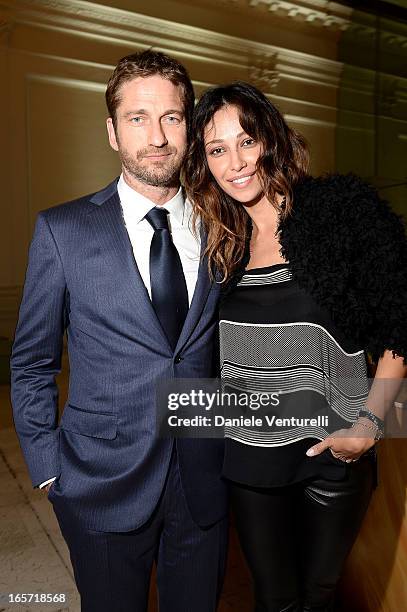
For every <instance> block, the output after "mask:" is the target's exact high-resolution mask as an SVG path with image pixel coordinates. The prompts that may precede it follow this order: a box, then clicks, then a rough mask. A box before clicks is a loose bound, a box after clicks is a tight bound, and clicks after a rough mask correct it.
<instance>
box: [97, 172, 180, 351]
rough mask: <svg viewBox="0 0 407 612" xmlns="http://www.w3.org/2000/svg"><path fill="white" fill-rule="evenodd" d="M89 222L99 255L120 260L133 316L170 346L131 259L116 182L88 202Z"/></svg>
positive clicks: (130, 247)
mask: <svg viewBox="0 0 407 612" xmlns="http://www.w3.org/2000/svg"><path fill="white" fill-rule="evenodd" d="M91 202H92V204H93V206H92V207H91V208H90V211H89V215H90V221H91V223H92V225H93V231H94V234H95V236H96V239H97V240H98V241H99V242H100V244H101V246H102V253H109V252H112V250H113V252H114V255H115V256H116V257H117V258H118V260H119V264H120V266H119V269H120V274H121V275H122V277H123V280H124V282H125V283H126V287H127V291H128V293H129V296H130V298H131V301H132V302H133V303H134V315H135V316H137V318H139V319H140V320H142V321H143V322H144V323H145V325H143V327H145V328H146V330H152V331H153V332H154V333H152V334H151V336H154V337H157V338H159V342H160V344H161V345H162V342H165V343H166V344H167V345H168V347H169V346H170V345H169V343H168V340H167V337H166V336H165V334H164V331H163V329H162V327H161V325H160V322H159V320H158V318H157V315H156V314H155V311H154V308H153V305H152V303H151V300H150V296H149V294H148V291H147V289H146V286H145V285H144V282H143V279H142V278H141V275H140V272H139V269H138V267H137V264H136V261H135V259H134V254H133V249H132V246H131V242H130V238H129V235H128V233H127V229H126V226H125V224H124V219H123V214H122V208H121V205H120V199H119V195H118V192H117V181H114V183H112V184H111V185H109V186H108V187H107V188H106V189H104V190H103V191H101V192H98V193H97V194H95V196H93V198H92V199H91Z"/></svg>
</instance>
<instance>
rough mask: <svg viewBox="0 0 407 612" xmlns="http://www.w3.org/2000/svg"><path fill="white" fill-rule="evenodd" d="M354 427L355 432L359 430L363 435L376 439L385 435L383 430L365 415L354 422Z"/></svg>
mask: <svg viewBox="0 0 407 612" xmlns="http://www.w3.org/2000/svg"><path fill="white" fill-rule="evenodd" d="M352 429H353V431H354V432H355V431H356V432H358V433H359V434H360V436H361V437H366V438H373V439H374V440H376V441H377V440H380V439H381V438H382V437H383V432H382V430H381V429H380V428H379V427H378V426H377V425H376V424H375V423H373V422H372V421H371V420H370V419H368V418H366V417H364V416H359V417H358V419H357V421H355V423H353V425H352Z"/></svg>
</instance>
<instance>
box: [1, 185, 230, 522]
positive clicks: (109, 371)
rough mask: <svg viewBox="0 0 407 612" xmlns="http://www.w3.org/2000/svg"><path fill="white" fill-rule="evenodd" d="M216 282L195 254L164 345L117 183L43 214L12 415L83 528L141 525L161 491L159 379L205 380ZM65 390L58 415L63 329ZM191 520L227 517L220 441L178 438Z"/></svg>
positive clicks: (21, 326)
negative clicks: (184, 307)
mask: <svg viewBox="0 0 407 612" xmlns="http://www.w3.org/2000/svg"><path fill="white" fill-rule="evenodd" d="M218 294H219V288H218V287H217V286H216V284H215V283H211V282H210V279H209V277H208V273H207V265H206V262H205V260H202V261H201V264H200V268H199V272H198V280H197V284H196V289H195V293H194V296H193V299H192V302H191V307H190V309H189V312H188V315H187V318H186V321H185V324H184V327H183V330H182V332H181V335H180V338H179V341H178V345H177V347H176V349H175V351H172V349H171V347H170V345H169V344H168V341H167V339H166V336H165V335H164V332H163V330H162V328H161V326H160V324H159V321H158V319H157V317H156V315H155V312H154V309H153V307H152V304H151V300H150V298H149V295H148V292H147V289H146V287H145V285H144V284H143V281H142V279H141V276H140V274H139V272H138V269H137V266H136V263H135V260H134V257H133V252H132V247H131V243H130V240H129V237H128V234H127V231H126V228H125V225H124V221H123V218H122V214H121V206H120V201H119V197H118V193H117V181H114V182H113V183H112V184H111V185H109V186H108V187H107V188H106V189H104V190H103V191H100V192H98V193H96V194H93V195H91V196H86V197H83V198H81V199H79V200H75V201H73V202H69V203H67V204H62V205H60V206H56V207H54V208H51V209H48V210H46V211H43V212H41V213H40V214H39V216H38V219H37V223H36V228H35V233H34V237H33V240H32V243H31V247H30V254H29V262H28V268H27V273H26V281H25V287H24V294H23V300H22V304H21V308H20V316H19V321H18V325H17V329H16V335H15V341H14V346H13V352H12V358H11V370H12V402H13V410H14V420H15V425H16V429H17V433H18V435H19V439H20V443H21V447H22V450H23V453H24V456H25V459H26V462H27V465H28V468H29V472H30V475H31V478H32V482H33V485H34V486H36V485H38V484H40V483H41V482H43V481H45V480H47V479H48V478H51V477H52V476H57V477H58V478H57V480H56V481H55V483H54V485H53V487H52V489H51V492H52V493H51V494H52V496H53V498H54V499H55V498H59V499H61V500H62V502H63V504H64V507H65V508H68V509H70V511H71V512H73V513H74V514H75V517H76V519H77V520H80V521H81V522H82V523H83V524H84V525H85V526H86V527H87V528H91V529H96V530H101V531H129V530H132V529H135V528H137V527H139V526H140V525H142V524H143V523H145V521H147V520H148V518H149V517H150V515H151V513H152V512H153V510H154V508H155V506H156V504H157V501H158V500H159V497H160V494H161V492H162V490H163V486H164V482H165V477H166V474H167V470H168V465H169V461H170V457H171V453H172V446H173V443H174V442H173V441H172V440H170V439H160V438H158V437H157V436H156V435H155V393H156V385H157V382H158V381H159V380H161V379H168V378H172V377H177V378H201V377H211V376H212V375H213V373H214V363H213V353H214V334H215V330H216V325H217V317H216V313H217V303H218V297H219V295H218ZM65 330H66V332H67V339H68V352H69V363H70V380H69V396H68V400H67V403H66V405H65V409H64V412H63V415H62V419H61V422H60V424H59V425H58V420H57V387H56V384H55V375H56V374H57V373H58V372H59V371H60V368H61V354H62V347H63V334H64V331H65ZM177 452H178V458H179V463H180V472H181V479H182V483H183V488H184V492H185V496H186V500H187V503H188V506H189V509H190V511H191V514H192V517H193V518H194V520H195V521H196V522H197V523H198V524H199V525H202V526H205V525H209V524H212V523H214V522H216V521H217V520H219V519H220V518H222V517H223V516H224V515H225V514H226V495H225V487H224V484H223V482H222V480H221V478H220V472H221V465H222V459H223V442H222V441H221V440H196V439H195V440H177Z"/></svg>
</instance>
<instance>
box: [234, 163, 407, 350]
mask: <svg viewBox="0 0 407 612" xmlns="http://www.w3.org/2000/svg"><path fill="white" fill-rule="evenodd" d="M279 231H280V234H279V236H280V244H281V253H282V255H283V257H284V258H285V259H286V261H289V262H290V267H291V271H292V274H293V278H294V279H295V280H296V281H297V283H298V284H299V285H300V286H301V287H302V288H303V289H305V290H306V291H308V292H309V293H310V294H311V295H312V296H313V297H314V299H315V300H316V301H317V302H318V303H319V304H320V305H321V306H322V307H325V308H327V309H328V311H329V312H330V313H331V316H332V319H333V321H334V323H335V324H336V325H337V327H338V328H339V329H341V330H342V331H343V332H344V334H346V336H347V337H348V338H350V339H352V340H354V341H355V342H356V343H357V344H358V345H359V346H361V347H363V348H364V349H365V350H366V351H367V352H369V353H370V354H371V355H372V357H373V358H374V359H375V360H377V359H378V358H379V357H380V356H381V355H382V354H383V352H384V351H385V350H386V349H389V350H392V351H394V353H396V354H397V355H400V356H403V357H404V359H405V362H407V242H406V237H405V232H404V226H403V223H402V221H401V218H400V217H399V216H398V215H396V214H395V213H394V212H392V210H391V209H390V206H389V204H388V203H387V202H386V201H384V200H382V199H381V198H380V196H379V195H378V193H377V191H376V190H375V188H374V187H372V186H371V185H369V184H367V183H365V182H364V181H363V180H361V179H360V178H358V177H357V176H355V175H352V174H349V175H340V174H330V175H325V176H323V177H319V178H312V177H308V178H307V179H305V180H304V181H302V182H301V183H300V184H299V185H298V186H297V187H296V188H295V190H294V200H293V209H292V212H291V214H290V215H289V216H287V218H286V219H284V220H283V221H282V222H280V226H279ZM248 260H249V253H248V248H247V249H246V256H245V258H244V261H242V266H241V268H240V270H239V271H238V272H237V273H236V274H235V275H234V276H233V279H232V281H231V283H232V285H235V284H236V282H238V280H239V279H240V278H241V276H242V274H243V270H244V269H245V267H246V265H247V262H248ZM227 292H229V291H227Z"/></svg>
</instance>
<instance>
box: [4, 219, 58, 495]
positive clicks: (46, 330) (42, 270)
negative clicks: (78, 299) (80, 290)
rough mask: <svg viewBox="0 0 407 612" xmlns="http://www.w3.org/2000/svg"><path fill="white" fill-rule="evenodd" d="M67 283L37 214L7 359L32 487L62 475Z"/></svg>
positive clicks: (48, 233) (47, 229) (46, 226)
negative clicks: (62, 373)
mask: <svg viewBox="0 0 407 612" xmlns="http://www.w3.org/2000/svg"><path fill="white" fill-rule="evenodd" d="M65 299H66V282H65V277H64V271H63V267H62V262H61V258H60V255H59V252H58V248H57V245H56V242H55V240H54V237H53V235H52V232H51V228H50V226H49V223H48V221H47V218H46V216H45V213H40V214H39V216H38V219H37V223H36V227H35V231H34V236H33V239H32V242H31V246H30V251H29V258H28V267H27V272H26V278H25V285H24V292H23V298H22V302H21V307H20V313H19V319H18V323H17V328H16V333H15V339H14V344H13V349H12V355H11V364H10V365H11V400H12V405H13V414H14V422H15V427H16V431H17V434H18V437H19V440H20V444H21V448H22V450H23V454H24V457H25V460H26V463H27V466H28V470H29V473H30V476H31V480H32V483H33V485H34V486H38V485H39V484H40V483H42V482H44V481H46V480H48V479H49V478H51V477H54V476H58V475H59V474H60V466H59V430H58V388H57V385H56V382H55V376H56V375H57V374H58V373H59V372H60V371H61V357H62V348H63V335H64V331H65Z"/></svg>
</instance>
